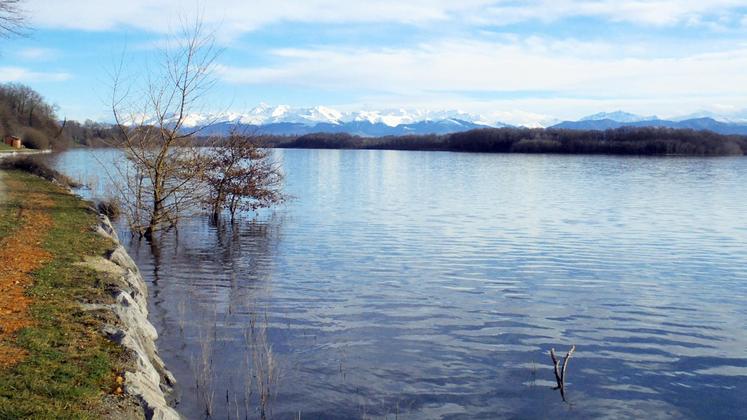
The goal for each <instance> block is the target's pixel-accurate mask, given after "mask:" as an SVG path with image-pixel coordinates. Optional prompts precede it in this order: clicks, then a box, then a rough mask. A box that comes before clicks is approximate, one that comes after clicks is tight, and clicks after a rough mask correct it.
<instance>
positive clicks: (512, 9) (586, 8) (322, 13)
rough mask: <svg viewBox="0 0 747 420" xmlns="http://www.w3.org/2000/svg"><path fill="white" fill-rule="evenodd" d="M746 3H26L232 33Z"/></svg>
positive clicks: (723, 10) (711, 11) (76, 22)
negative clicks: (200, 23) (200, 21)
mask: <svg viewBox="0 0 747 420" xmlns="http://www.w3.org/2000/svg"><path fill="white" fill-rule="evenodd" d="M185 4H186V5H185ZM745 7H747V1H743V0H710V1H707V2H705V1H693V0H652V1H640V0H618V1H615V0H601V1H590V0H527V1H521V2H518V1H515V0H497V1H496V0H460V1H452V0H407V1H402V0H378V1H370V0H283V1H276V0H255V1H243V0H211V1H210V2H204V3H202V4H200V3H199V2H194V3H191V4H190V2H184V1H181V0H128V1H126V2H122V1H113V0H100V1H96V2H91V1H89V0H66V1H57V0H31V1H29V5H28V9H29V10H30V12H31V13H30V15H31V16H32V17H33V20H34V23H35V24H37V25H43V26H48V27H54V28H70V29H83V30H107V29H113V28H116V27H120V26H128V27H134V28H139V29H142V30H144V31H148V32H156V33H159V32H160V33H165V32H168V30H169V25H168V21H169V19H168V17H170V16H171V17H178V16H180V15H181V16H189V15H192V14H194V13H195V12H196V11H200V12H201V13H202V15H203V16H204V18H205V21H206V23H208V24H213V25H217V26H220V28H221V31H223V32H225V33H228V34H232V35H235V34H240V33H243V32H247V31H253V30H256V29H258V28H261V27H263V26H266V25H270V24H274V23H283V22H310V23H355V22H372V23H377V22H388V23H401V24H412V25H420V24H426V23H436V22H446V21H452V22H466V23H471V24H480V25H493V26H502V25H508V24H513V23H518V22H528V21H542V22H551V21H557V20H562V19H565V18H569V17H591V18H599V19H604V20H608V21H612V22H629V23H634V24H640V25H653V26H668V25H677V24H686V25H700V24H704V23H716V24H721V25H741V22H742V19H743V18H744V15H745V13H744V10H743V9H744V8H745ZM175 21H176V20H175ZM172 23H173V22H172Z"/></svg>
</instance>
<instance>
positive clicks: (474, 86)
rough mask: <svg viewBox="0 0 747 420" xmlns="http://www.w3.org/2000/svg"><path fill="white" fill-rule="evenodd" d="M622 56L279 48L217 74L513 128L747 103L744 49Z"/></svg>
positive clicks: (515, 48)
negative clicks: (456, 112) (464, 114)
mask: <svg viewBox="0 0 747 420" xmlns="http://www.w3.org/2000/svg"><path fill="white" fill-rule="evenodd" d="M637 48H638V47H636V46H631V48H630V50H631V51H636V50H637ZM620 51H621V50H619V49H616V46H615V45H612V44H609V45H607V44H604V43H599V42H595V43H584V42H580V41H577V40H572V39H571V40H545V39H542V38H536V37H532V38H524V39H518V38H516V39H513V40H512V41H511V42H509V41H505V42H498V41H495V42H484V41H475V40H462V41H457V40H446V41H441V42H437V43H433V44H423V45H419V46H417V47H413V48H379V49H348V50H340V49H335V48H330V49H325V48H318V49H281V50H276V51H274V55H275V57H276V58H277V59H278V60H280V61H281V64H277V65H274V66H267V67H237V66H229V65H221V66H219V67H218V76H219V77H220V78H221V79H223V80H224V81H226V82H228V83H234V84H249V85H278V86H296V87H302V88H306V89H319V90H324V91H328V92H341V91H345V92H349V91H350V89H351V87H354V89H355V90H356V91H357V92H359V98H360V99H359V102H360V103H366V104H371V105H374V106H378V107H381V106H395V107H396V106H403V104H406V105H407V106H417V107H420V106H424V107H427V108H436V109H437V108H441V107H442V108H448V109H451V108H455V107H459V108H462V109H464V110H465V111H468V112H473V113H480V114H483V115H490V116H493V117H495V119H497V120H502V121H505V122H512V123H526V121H528V120H533V121H538V120H542V119H547V118H546V117H545V116H546V115H556V116H558V117H560V118H573V117H578V116H581V115H584V114H585V113H587V112H588V113H594V112H598V111H599V110H614V109H618V108H624V109H627V110H631V111H633V112H641V113H646V114H667V113H668V114H673V115H676V114H683V113H686V112H692V111H694V110H696V109H701V108H706V107H708V106H709V104H728V105H731V106H743V104H744V103H745V102H747V72H745V71H744V69H745V68H747V47H744V46H735V47H734V48H733V49H727V50H723V51H720V52H713V53H705V54H704V53H691V54H684V55H680V56H673V57H665V58H661V57H656V56H653V57H652V56H648V55H646V54H645V53H644V54H642V55H640V56H639V55H636V54H634V53H631V54H620ZM366 95H368V96H366ZM491 97H492V98H495V99H491ZM486 98H487V99H486ZM502 98H508V99H502ZM740 104H741V105H740ZM495 110H511V111H506V112H508V113H509V114H506V115H500V114H495V113H494V111H495ZM521 110H531V111H532V112H531V113H526V112H524V113H522V112H521Z"/></svg>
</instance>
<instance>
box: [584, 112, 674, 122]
mask: <svg viewBox="0 0 747 420" xmlns="http://www.w3.org/2000/svg"><path fill="white" fill-rule="evenodd" d="M658 119H659V118H658V117H656V116H655V115H652V116H648V117H646V116H641V115H636V114H631V113H630V112H624V111H614V112H600V113H598V114H594V115H589V116H588V117H584V118H581V120H580V121H603V120H611V121H615V122H620V123H635V122H640V121H654V120H658Z"/></svg>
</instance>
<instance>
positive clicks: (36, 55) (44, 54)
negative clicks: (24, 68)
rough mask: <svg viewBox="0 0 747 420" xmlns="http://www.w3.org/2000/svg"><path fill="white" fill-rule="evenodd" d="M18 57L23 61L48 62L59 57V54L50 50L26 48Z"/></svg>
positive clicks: (19, 52) (18, 53)
mask: <svg viewBox="0 0 747 420" xmlns="http://www.w3.org/2000/svg"><path fill="white" fill-rule="evenodd" d="M16 55H17V56H18V57H19V58H21V59H23V60H29V61H47V60H51V59H53V58H56V57H57V56H59V52H58V51H56V50H53V49H50V48H25V49H22V50H20V51H18V52H17V53H16Z"/></svg>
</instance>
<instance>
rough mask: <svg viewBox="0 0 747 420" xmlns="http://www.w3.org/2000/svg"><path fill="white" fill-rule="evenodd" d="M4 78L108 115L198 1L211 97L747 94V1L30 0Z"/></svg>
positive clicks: (674, 101)
mask: <svg viewBox="0 0 747 420" xmlns="http://www.w3.org/2000/svg"><path fill="white" fill-rule="evenodd" d="M24 7H25V8H26V10H27V11H28V15H29V16H30V23H31V25H32V27H33V31H32V32H31V33H30V36H29V37H27V38H23V39H8V40H2V41H0V81H3V82H8V81H15V82H21V83H25V84H28V85H30V86H32V87H33V88H35V89H37V90H38V91H40V92H41V93H42V94H43V95H44V96H45V97H46V98H47V99H48V100H49V101H51V102H53V103H56V104H57V105H58V106H59V108H60V111H59V114H60V116H61V117H63V116H67V117H68V118H74V119H81V120H82V119H86V118H91V119H96V120H111V115H110V113H109V111H108V110H107V109H108V105H107V104H108V102H109V99H108V98H109V97H110V95H111V89H110V81H111V80H110V76H109V74H110V73H111V71H112V70H113V69H114V68H115V66H116V63H117V62H118V61H119V60H120V59H121V57H122V56H123V54H124V55H125V56H126V62H127V63H128V65H130V66H132V67H136V68H138V67H139V68H142V67H143V66H145V65H146V63H153V62H154V60H155V57H156V52H157V48H158V46H159V45H162V44H163V43H164V42H165V40H166V39H168V37H169V36H170V34H172V33H173V32H174V28H177V27H178V24H179V18H180V17H182V18H185V17H186V18H189V17H191V16H194V15H195V14H196V13H197V12H198V11H200V13H201V15H202V16H203V20H204V23H205V25H206V26H207V27H208V28H210V29H211V30H212V31H214V33H215V36H216V39H217V43H218V45H219V46H220V47H221V48H222V51H223V52H222V54H221V55H220V57H219V58H218V60H217V63H216V64H217V66H216V71H215V73H214V74H215V77H216V78H217V84H216V86H215V88H214V90H213V91H211V93H210V97H209V98H208V102H207V104H206V106H207V108H211V109H213V110H215V111H220V110H227V109H230V110H231V111H236V112H243V111H246V110H248V109H250V108H252V107H254V106H255V105H257V104H259V103H260V102H265V103H269V104H275V105H277V104H288V105H291V106H299V107H306V106H314V105H326V106H330V107H334V108H338V109H341V110H357V109H384V108H425V109H433V110H437V109H459V110H463V111H465V112H470V113H475V114H482V115H485V116H487V117H488V118H490V119H494V120H496V121H497V120H501V121H505V122H509V123H515V124H516V123H531V122H536V121H542V120H547V119H551V118H559V119H573V118H578V117H581V116H584V115H587V114H591V113H595V112H599V111H612V110H617V109H624V110H627V111H630V112H635V113H640V114H646V115H659V116H662V117H667V116H677V115H686V114H690V113H695V112H698V111H702V110H709V111H713V112H717V113H722V114H733V115H738V114H739V115H741V114H740V113H743V111H742V110H743V109H744V108H747V101H746V100H747V1H732V0H723V1H722V0H713V1H687V0H679V1H674V0H670V1H663V0H662V1H659V0H652V1H645V2H644V1H627V0H620V1H610V0H603V1H588V0H585V1H581V0H555V1H542V0H538V1H532V0H528V1H515V0H506V1H495V0H462V1H459V2H455V1H453V0H449V1H445V0H410V1H407V0H399V1H395V0H380V1H373V0H367V1H363V0H347V1H338V0H273V1H267V0H254V1H238V0H213V1H209V2H208V1H203V2H199V1H196V0H195V1H175V0H150V1H145V0H129V1H128V2H126V4H125V2H122V1H110V0H99V1H88V0H66V1H58V0H55V1H48V0H27V1H26V4H25V6H24Z"/></svg>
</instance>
